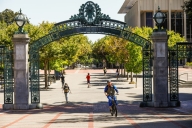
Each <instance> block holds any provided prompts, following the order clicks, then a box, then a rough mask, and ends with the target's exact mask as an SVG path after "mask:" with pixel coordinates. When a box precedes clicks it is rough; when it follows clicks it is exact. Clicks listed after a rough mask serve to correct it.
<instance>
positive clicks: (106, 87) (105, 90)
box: [104, 85, 119, 95]
mask: <svg viewBox="0 0 192 128" xmlns="http://www.w3.org/2000/svg"><path fill="white" fill-rule="evenodd" d="M108 88H109V87H108V85H107V86H105V89H104V92H106V93H107V94H110V93H109V91H110V90H109V89H108ZM111 88H112V89H113V93H115V91H116V92H117V93H119V91H118V90H117V87H116V86H115V85H112V86H111ZM114 90H115V91H114ZM113 95H114V94H113Z"/></svg>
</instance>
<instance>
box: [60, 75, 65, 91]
mask: <svg viewBox="0 0 192 128" xmlns="http://www.w3.org/2000/svg"><path fill="white" fill-rule="evenodd" d="M64 84H65V76H64V75H63V74H62V75H61V88H63V86H64Z"/></svg>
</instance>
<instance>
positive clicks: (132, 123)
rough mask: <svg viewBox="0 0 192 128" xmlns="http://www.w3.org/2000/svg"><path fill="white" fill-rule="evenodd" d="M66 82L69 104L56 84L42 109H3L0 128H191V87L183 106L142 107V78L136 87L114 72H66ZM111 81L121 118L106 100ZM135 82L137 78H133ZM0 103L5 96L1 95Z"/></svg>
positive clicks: (46, 92)
mask: <svg viewBox="0 0 192 128" xmlns="http://www.w3.org/2000/svg"><path fill="white" fill-rule="evenodd" d="M88 72H89V73H90V74H91V88H87V84H86V75H87V73H88ZM65 78H66V82H67V83H68V84H69V86H70V88H71V91H72V93H71V94H69V103H65V97H64V94H63V92H62V90H61V83H60V81H57V82H56V83H53V84H52V85H51V86H50V88H49V89H48V90H44V89H41V103H42V104H43V105H44V108H43V109H33V110H9V111H7V110H6V111H5V110H2V109H1V108H2V107H1V105H0V127H1V128H48V127H49V128H59V127H62V128H180V127H182V128H192V88H180V89H179V92H180V101H181V107H176V108H152V107H146V108H140V107H139V103H140V102H141V101H142V93H143V90H142V79H141V78H139V79H138V83H137V88H135V85H132V84H128V82H129V81H127V80H126V78H123V77H121V78H119V80H118V81H117V80H116V78H115V70H112V69H108V71H107V75H106V76H103V70H102V69H100V70H99V69H95V70H90V69H86V70H67V71H66V75H65ZM109 78H110V79H111V80H112V82H113V83H114V84H115V85H116V86H117V87H118V89H119V92H120V93H119V94H120V95H118V96H117V99H118V102H119V105H118V117H112V116H111V115H110V113H109V110H108V104H107V98H106V97H105V95H104V93H103V89H104V87H105V85H106V80H107V79H109ZM134 80H135V79H134ZM0 104H3V93H2V91H1V92H0Z"/></svg>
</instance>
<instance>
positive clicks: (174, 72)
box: [169, 42, 192, 101]
mask: <svg viewBox="0 0 192 128" xmlns="http://www.w3.org/2000/svg"><path fill="white" fill-rule="evenodd" d="M181 58H192V42H191V43H177V44H176V45H175V46H174V48H173V49H171V50H169V79H170V82H169V86H170V101H179V89H178V88H179V86H178V61H179V59H181Z"/></svg>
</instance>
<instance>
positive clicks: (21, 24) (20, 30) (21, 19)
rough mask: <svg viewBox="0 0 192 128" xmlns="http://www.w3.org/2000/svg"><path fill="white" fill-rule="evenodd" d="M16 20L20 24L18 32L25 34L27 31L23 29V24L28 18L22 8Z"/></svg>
mask: <svg viewBox="0 0 192 128" xmlns="http://www.w3.org/2000/svg"><path fill="white" fill-rule="evenodd" d="M15 22H16V24H17V25H18V26H19V28H18V31H17V32H16V34H25V32H24V31H23V26H24V25H25V22H26V18H25V15H23V14H22V12H21V9H20V12H19V14H18V15H17V16H16V17H15Z"/></svg>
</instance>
